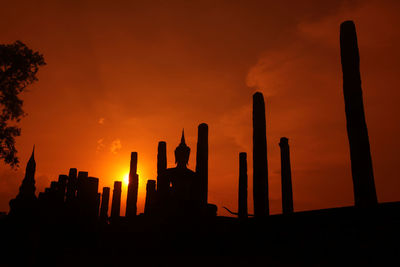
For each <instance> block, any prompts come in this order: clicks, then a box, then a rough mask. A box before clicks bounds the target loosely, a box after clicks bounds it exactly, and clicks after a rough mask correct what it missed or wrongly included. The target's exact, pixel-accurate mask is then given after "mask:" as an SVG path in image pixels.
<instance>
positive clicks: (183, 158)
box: [175, 130, 190, 167]
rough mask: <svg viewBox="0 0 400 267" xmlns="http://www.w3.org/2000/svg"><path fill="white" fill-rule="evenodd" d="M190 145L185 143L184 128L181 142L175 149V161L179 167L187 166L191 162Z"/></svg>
mask: <svg viewBox="0 0 400 267" xmlns="http://www.w3.org/2000/svg"><path fill="white" fill-rule="evenodd" d="M189 155H190V147H188V146H187V145H186V143H185V133H184V131H183V130H182V138H181V143H180V144H179V146H177V148H176V149H175V163H176V164H177V167H186V165H187V164H188V162H189Z"/></svg>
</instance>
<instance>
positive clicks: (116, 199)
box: [111, 181, 122, 219]
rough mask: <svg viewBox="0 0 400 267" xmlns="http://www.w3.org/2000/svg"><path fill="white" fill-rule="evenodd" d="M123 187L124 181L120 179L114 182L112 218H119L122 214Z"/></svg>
mask: <svg viewBox="0 0 400 267" xmlns="http://www.w3.org/2000/svg"><path fill="white" fill-rule="evenodd" d="M121 187H122V183H121V182H120V181H115V182H114V189H113V196H112V202H111V219H117V218H119V216H120V209H121Z"/></svg>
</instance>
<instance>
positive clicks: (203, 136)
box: [196, 123, 208, 205]
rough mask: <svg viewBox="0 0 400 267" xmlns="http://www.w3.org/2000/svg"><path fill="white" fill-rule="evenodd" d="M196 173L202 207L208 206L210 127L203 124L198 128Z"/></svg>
mask: <svg viewBox="0 0 400 267" xmlns="http://www.w3.org/2000/svg"><path fill="white" fill-rule="evenodd" d="M196 173H197V176H198V179H199V190H200V197H201V200H200V201H201V203H202V205H206V204H207V194H208V125H207V124H206V123H201V124H200V125H199V127H198V135H197V154H196Z"/></svg>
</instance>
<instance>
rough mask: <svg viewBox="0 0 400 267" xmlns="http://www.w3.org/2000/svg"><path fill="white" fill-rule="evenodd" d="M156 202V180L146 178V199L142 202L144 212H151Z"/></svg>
mask: <svg viewBox="0 0 400 267" xmlns="http://www.w3.org/2000/svg"><path fill="white" fill-rule="evenodd" d="M155 202H156V181H155V180H148V181H147V185H146V200H145V204H144V213H145V214H151V213H152V212H153V210H154V206H155V204H156V203H155Z"/></svg>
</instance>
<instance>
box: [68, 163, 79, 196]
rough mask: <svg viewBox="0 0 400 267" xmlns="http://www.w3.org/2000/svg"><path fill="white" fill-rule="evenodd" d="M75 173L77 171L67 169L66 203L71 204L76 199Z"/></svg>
mask: <svg viewBox="0 0 400 267" xmlns="http://www.w3.org/2000/svg"><path fill="white" fill-rule="evenodd" d="M77 173H78V171H77V169H75V168H71V169H69V174H68V181H67V195H66V202H71V201H72V200H73V199H75V197H76V184H77Z"/></svg>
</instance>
